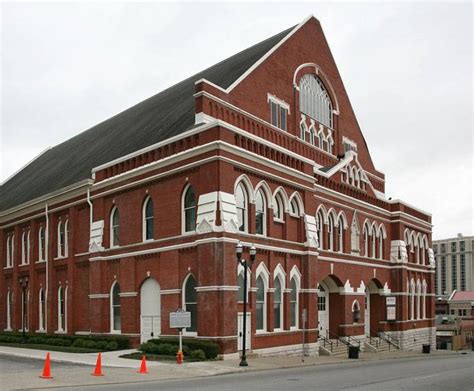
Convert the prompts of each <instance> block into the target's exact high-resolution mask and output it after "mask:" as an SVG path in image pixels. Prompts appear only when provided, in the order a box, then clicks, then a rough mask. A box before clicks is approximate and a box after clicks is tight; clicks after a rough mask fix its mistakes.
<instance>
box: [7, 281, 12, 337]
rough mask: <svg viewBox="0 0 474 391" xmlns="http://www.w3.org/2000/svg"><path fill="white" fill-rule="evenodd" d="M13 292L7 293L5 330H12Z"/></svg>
mask: <svg viewBox="0 0 474 391" xmlns="http://www.w3.org/2000/svg"><path fill="white" fill-rule="evenodd" d="M12 310H13V292H12V291H11V290H9V291H8V293H7V330H11V329H12Z"/></svg>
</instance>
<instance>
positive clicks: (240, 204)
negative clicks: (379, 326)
mask: <svg viewBox="0 0 474 391" xmlns="http://www.w3.org/2000/svg"><path fill="white" fill-rule="evenodd" d="M235 205H236V208H237V220H238V224H239V231H242V232H247V227H248V221H247V216H248V214H247V210H248V197H247V191H246V190H245V189H244V185H243V184H242V183H239V184H238V186H237V189H236V191H235Z"/></svg>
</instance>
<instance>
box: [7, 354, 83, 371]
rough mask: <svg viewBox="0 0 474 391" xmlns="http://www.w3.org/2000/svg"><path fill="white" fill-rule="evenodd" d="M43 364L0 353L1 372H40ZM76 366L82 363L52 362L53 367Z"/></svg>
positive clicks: (70, 367)
mask: <svg viewBox="0 0 474 391" xmlns="http://www.w3.org/2000/svg"><path fill="white" fill-rule="evenodd" d="M43 365H44V361H43V360H35V359H31V358H24V357H13V356H2V355H0V371H1V373H12V372H31V371H35V372H37V373H41V371H42V369H43ZM78 366H81V367H83V365H80V364H69V363H58V362H55V363H54V368H66V369H73V368H77V367H78Z"/></svg>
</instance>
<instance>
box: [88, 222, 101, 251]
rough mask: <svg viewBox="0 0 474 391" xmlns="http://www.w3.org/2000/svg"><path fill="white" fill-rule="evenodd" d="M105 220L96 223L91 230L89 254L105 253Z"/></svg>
mask: <svg viewBox="0 0 474 391" xmlns="http://www.w3.org/2000/svg"><path fill="white" fill-rule="evenodd" d="M103 236H104V220H98V221H94V222H93V223H92V225H91V229H90V240H89V252H90V253H95V252H99V251H103V250H104V247H103V246H102V241H103Z"/></svg>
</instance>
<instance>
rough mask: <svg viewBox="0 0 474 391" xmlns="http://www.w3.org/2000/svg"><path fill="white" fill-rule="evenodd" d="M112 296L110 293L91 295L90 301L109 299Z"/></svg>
mask: <svg viewBox="0 0 474 391" xmlns="http://www.w3.org/2000/svg"><path fill="white" fill-rule="evenodd" d="M109 297H110V295H109V294H108V293H91V294H90V295H89V299H108V298H109Z"/></svg>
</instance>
